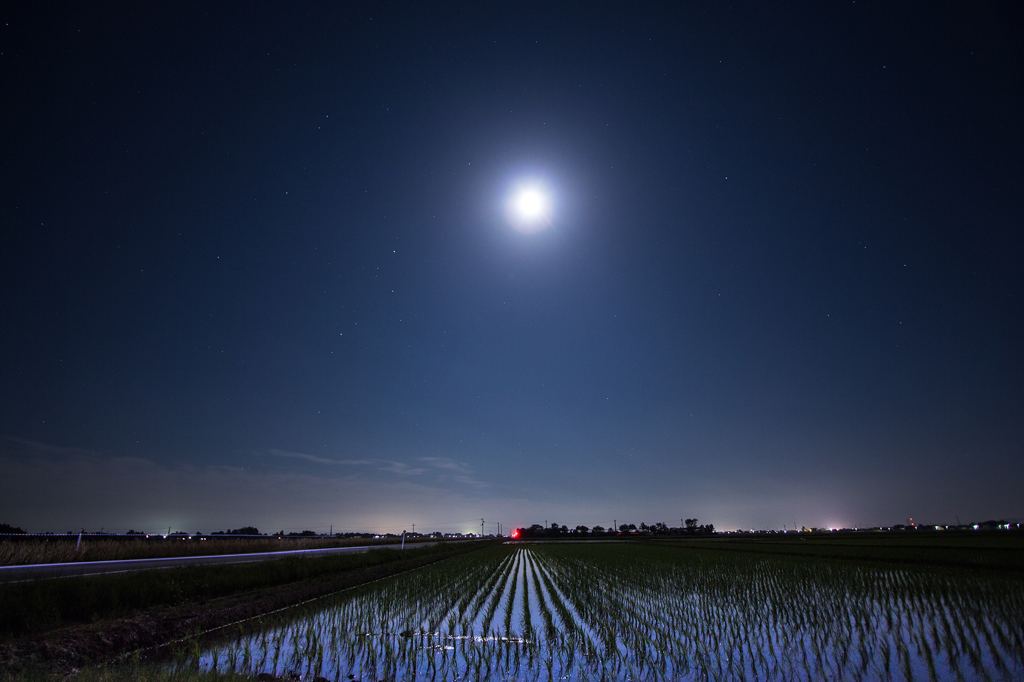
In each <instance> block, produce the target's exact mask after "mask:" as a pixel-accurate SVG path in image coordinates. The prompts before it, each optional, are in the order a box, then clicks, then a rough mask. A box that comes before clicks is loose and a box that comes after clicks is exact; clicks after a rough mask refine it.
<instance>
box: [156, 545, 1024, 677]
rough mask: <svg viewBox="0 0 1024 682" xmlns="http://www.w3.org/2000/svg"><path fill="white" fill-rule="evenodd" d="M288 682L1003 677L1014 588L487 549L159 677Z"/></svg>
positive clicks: (756, 563) (826, 565)
mask: <svg viewBox="0 0 1024 682" xmlns="http://www.w3.org/2000/svg"><path fill="white" fill-rule="evenodd" d="M170 665H172V666H174V667H175V669H177V670H181V671H183V672H184V671H188V670H191V671H193V672H201V671H220V672H224V673H243V674H249V675H257V674H272V675H275V676H284V677H287V676H289V675H293V674H297V675H299V677H301V678H303V679H313V678H316V677H323V678H326V679H338V680H341V679H350V678H349V676H350V675H351V676H353V678H352V679H389V680H406V679H408V680H412V679H430V680H433V679H446V680H449V679H465V680H480V679H494V680H507V679H515V680H541V679H567V680H589V679H594V680H600V679H631V680H690V679H694V680H703V679H758V680H762V679H779V680H794V679H802V680H818V679H831V680H847V679H849V680H874V679H922V680H929V679H943V680H944V679H950V680H953V679H1007V680H1011V679H1020V678H1021V677H1022V676H1024V580H1022V576H1021V575H1019V574H1017V573H1015V572H1005V571H996V570H983V571H978V570H970V569H963V568H958V567H952V568H950V567H946V566H940V567H928V566H922V565H895V564H886V563H882V562H877V561H839V560H836V559H835V558H828V559H821V558H810V557H798V556H789V555H782V554H779V553H778V552H776V553H774V554H766V553H755V552H740V551H723V549H722V548H716V549H704V548H695V547H693V546H692V545H690V546H680V545H679V544H673V545H652V544H634V543H630V544H605V543H587V544H584V543H576V544H568V543H566V544H554V543H549V544H539V543H538V544H530V545H521V546H504V547H495V548H489V549H485V550H482V551H480V552H475V553H473V554H470V555H465V556H462V557H459V558H456V559H452V560H450V561H447V562H445V563H444V564H442V565H436V566H433V567H430V568H427V569H423V570H421V571H416V572H413V573H410V574H406V575H403V576H400V577H396V578H393V579H389V580H386V581H383V582H381V583H377V584H375V585H372V586H368V587H366V588H360V589H358V590H354V591H352V592H349V593H346V594H344V595H339V596H338V597H337V598H332V599H329V600H325V601H323V602H320V603H317V604H315V605H310V606H308V607H305V608H303V609H298V610H295V611H294V612H291V613H285V614H283V615H282V617H281V618H280V619H279V620H278V621H277V622H275V623H267V624H264V625H262V626H261V627H259V628H255V629H253V630H252V631H250V632H247V633H245V634H242V635H240V636H237V637H231V638H229V639H227V640H222V641H219V642H209V643H207V644H205V645H202V646H197V647H196V648H194V649H193V650H192V651H190V652H181V653H179V655H178V656H177V657H176V658H175V659H173V661H172V662H170Z"/></svg>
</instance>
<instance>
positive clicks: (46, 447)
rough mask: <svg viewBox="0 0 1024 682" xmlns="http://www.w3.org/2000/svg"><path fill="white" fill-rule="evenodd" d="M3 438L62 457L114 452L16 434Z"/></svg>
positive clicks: (107, 454) (90, 455) (104, 455)
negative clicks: (52, 442) (46, 441)
mask: <svg viewBox="0 0 1024 682" xmlns="http://www.w3.org/2000/svg"><path fill="white" fill-rule="evenodd" d="M3 439H4V440H6V441H10V442H12V443H17V444H18V445H21V446H23V447H26V448H28V449H29V450H33V451H35V452H42V453H44V454H47V455H60V456H62V457H110V456H112V455H113V454H114V453H113V452H112V451H110V450H90V449H88V448H75V447H70V448H69V447H62V446H60V445H50V444H48V443H42V442H40V441H37V440H29V439H28V438H18V437H16V436H4V437H3Z"/></svg>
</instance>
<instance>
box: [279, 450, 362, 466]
mask: <svg viewBox="0 0 1024 682" xmlns="http://www.w3.org/2000/svg"><path fill="white" fill-rule="evenodd" d="M268 452H269V453H270V454H271V455H273V456H274V457H288V458H291V459H304V460H306V461H307V462H316V463H317V464H345V462H342V461H339V460H336V459H328V458H326V457H317V456H316V455H308V454H306V453H305V452H288V451H287V450H268Z"/></svg>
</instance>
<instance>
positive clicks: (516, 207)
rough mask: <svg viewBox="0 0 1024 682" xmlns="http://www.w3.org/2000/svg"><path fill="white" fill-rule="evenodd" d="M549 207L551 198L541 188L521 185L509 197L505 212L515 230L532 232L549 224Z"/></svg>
mask: <svg viewBox="0 0 1024 682" xmlns="http://www.w3.org/2000/svg"><path fill="white" fill-rule="evenodd" d="M551 209H552V207H551V198H550V196H549V195H548V193H547V192H545V191H544V189H543V188H541V187H539V186H537V185H521V186H519V187H517V188H516V189H514V190H513V192H512V194H511V196H510V197H509V199H508V203H507V204H506V205H505V214H506V216H508V221H509V222H510V223H511V224H512V227H514V228H515V229H516V230H518V231H519V232H523V233H525V234H533V233H536V232H540V231H541V230H543V229H545V228H546V227H548V226H549V225H551V213H552V210H551Z"/></svg>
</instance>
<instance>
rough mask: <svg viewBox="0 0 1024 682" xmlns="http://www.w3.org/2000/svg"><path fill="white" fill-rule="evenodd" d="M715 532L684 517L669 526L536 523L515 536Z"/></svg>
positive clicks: (519, 531) (595, 535) (594, 535)
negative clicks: (572, 526)
mask: <svg viewBox="0 0 1024 682" xmlns="http://www.w3.org/2000/svg"><path fill="white" fill-rule="evenodd" d="M714 532H715V526H714V525H713V524H710V523H709V524H706V525H698V523H697V519H684V520H683V525H682V526H679V527H675V526H673V527H669V526H668V525H667V524H665V523H662V522H661V521H659V522H657V523H652V524H649V525H648V524H646V523H641V524H640V525H639V526H637V525H636V524H633V523H620V524H619V525H618V527H617V528H607V529H606V528H604V527H603V526H594V527H593V528H588V527H587V526H576V527H575V528H569V527H568V526H565V525H558V523H552V524H551V525H550V526H546V527H545V526H542V525H541V524H539V523H535V524H533V525H532V526H530V527H529V528H517V529H516V530H515V532H514V533H513V537H515V538H519V539H524V540H525V539H530V538H565V537H620V536H624V535H626V536H628V535H634V536H665V537H686V536H697V535H712V534H714Z"/></svg>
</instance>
